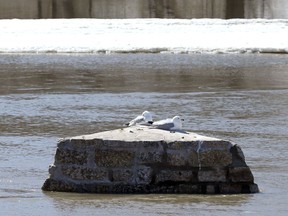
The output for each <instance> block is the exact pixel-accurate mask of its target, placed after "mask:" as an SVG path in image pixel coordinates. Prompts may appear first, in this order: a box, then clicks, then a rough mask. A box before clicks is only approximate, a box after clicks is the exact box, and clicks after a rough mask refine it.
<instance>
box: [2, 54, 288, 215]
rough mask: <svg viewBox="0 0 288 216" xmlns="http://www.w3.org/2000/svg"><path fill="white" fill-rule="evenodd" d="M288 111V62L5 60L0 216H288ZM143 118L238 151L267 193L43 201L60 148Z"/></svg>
mask: <svg viewBox="0 0 288 216" xmlns="http://www.w3.org/2000/svg"><path fill="white" fill-rule="evenodd" d="M287 104H288V61H287V55H276V54H274V55H270V54H265V55H260V54H251V55H250V54H229V55H222V54H218V55H216V54H214V55H206V54H193V55H181V54H178V55H175V54H112V55H96V54H61V55H60V54H1V55H0V119H1V121H0V131H1V133H0V215H55V216H58V215H70V216H71V215H116V214H117V215H133V216H134V215H152V216H153V215H229V216H230V215H271V214H273V215H286V214H287V212H288V206H287V203H288V184H287V182H288V167H287V164H288V159H287V152H288V145H287V138H288V137H287V129H288V127H287V122H288V117H287V116H288V109H287ZM143 110H149V111H151V112H152V113H153V114H154V118H155V119H162V118H168V117H172V116H174V115H176V114H178V115H180V116H181V117H183V118H184V119H185V121H184V126H183V127H184V129H185V130H188V131H193V132H196V133H199V134H201V135H206V136H214V137H217V138H222V139H227V140H231V141H233V142H235V143H237V144H239V145H240V146H241V148H242V150H243V152H244V154H245V157H246V162H247V163H248V165H249V166H250V168H251V170H252V172H253V174H254V178H255V182H256V183H257V184H258V185H259V188H260V190H261V193H259V194H253V195H247V194H246V195H214V196H208V195H159V194H158V195H153V194H149V195H101V194H73V193H57V192H45V193H44V192H42V191H41V186H42V184H43V183H44V181H45V179H46V178H47V177H48V167H49V164H51V163H53V161H54V154H55V150H56V144H57V140H58V139H59V138H62V137H70V136H76V135H81V134H91V133H96V132H100V131H104V130H110V129H116V128H120V127H122V125H123V123H126V122H127V121H128V120H130V119H131V118H134V117H135V116H136V115H139V114H141V113H142V112H143ZM285 152H286V153H285Z"/></svg>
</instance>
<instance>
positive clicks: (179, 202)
mask: <svg viewBox="0 0 288 216" xmlns="http://www.w3.org/2000/svg"><path fill="white" fill-rule="evenodd" d="M45 194H46V195H47V196H48V197H50V198H51V199H52V200H53V203H54V206H55V208H56V209H57V210H58V211H59V212H62V213H63V212H67V206H69V211H71V212H75V211H76V212H77V213H83V212H84V213H85V211H87V209H90V210H91V209H97V212H98V213H99V214H101V215H103V214H104V215H109V214H110V215H111V214H113V213H116V212H119V213H120V215H133V214H134V215H135V213H137V214H140V215H145V214H146V215H159V214H164V215H167V214H168V215H170V214H171V215H176V214H179V213H180V212H179V210H180V211H181V215H182V214H184V215H189V214H190V215H191V211H193V213H194V214H196V213H198V214H199V213H200V214H201V212H202V214H203V212H206V214H207V213H211V211H213V210H215V209H217V208H225V209H226V210H229V209H230V208H233V206H235V207H240V206H241V205H244V204H245V203H248V202H249V200H250V199H251V198H252V197H253V195H247V194H246V195H229V196H228V195H215V196H208V195H153V194H148V195H105V194H104V195H103V194H101V195H99V194H98V195H97V194H96V195H95V194H93V195H91V194H88V195H87V194H85V195H82V194H73V193H72V194H70V193H69V194H63V193H51V192H49V193H45ZM71 203H73V205H71ZM88 211H89V210H88ZM240 212H241V211H240ZM121 213H122V214H121ZM141 213H142V214H141Z"/></svg>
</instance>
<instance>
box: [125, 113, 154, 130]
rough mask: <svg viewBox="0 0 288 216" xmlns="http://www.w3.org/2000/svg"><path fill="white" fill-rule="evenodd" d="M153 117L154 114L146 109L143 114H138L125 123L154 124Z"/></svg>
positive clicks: (131, 124)
mask: <svg viewBox="0 0 288 216" xmlns="http://www.w3.org/2000/svg"><path fill="white" fill-rule="evenodd" d="M152 123H153V119H152V114H151V113H150V112H148V111H144V112H143V113H142V115H140V116H137V117H136V118H134V119H133V120H131V121H130V122H129V123H127V124H125V125H126V126H128V127H130V126H134V125H137V124H140V125H152Z"/></svg>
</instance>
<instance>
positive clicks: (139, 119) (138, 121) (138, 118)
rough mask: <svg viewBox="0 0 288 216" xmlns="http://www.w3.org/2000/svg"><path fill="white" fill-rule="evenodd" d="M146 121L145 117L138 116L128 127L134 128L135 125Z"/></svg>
mask: <svg viewBox="0 0 288 216" xmlns="http://www.w3.org/2000/svg"><path fill="white" fill-rule="evenodd" d="M143 121H144V117H143V116H137V117H136V118H135V119H133V120H131V121H130V122H129V124H128V126H129V127H130V126H133V125H136V124H139V123H141V122H143Z"/></svg>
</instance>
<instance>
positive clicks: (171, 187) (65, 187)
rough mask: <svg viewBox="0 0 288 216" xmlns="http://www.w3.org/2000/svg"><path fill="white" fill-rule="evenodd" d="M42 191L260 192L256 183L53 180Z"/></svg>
mask: <svg viewBox="0 0 288 216" xmlns="http://www.w3.org/2000/svg"><path fill="white" fill-rule="evenodd" d="M42 189H43V190H44V191H59V192H75V193H108V194H109V193H111V194H150V193H155V194H157V193H160V194H242V193H244V194H245V193H258V192H259V189H258V185H257V184H254V183H250V184H248V183H246V184H245V183H244V184H239V183H230V184H229V183H201V184H191V183H189V184H184V183H182V184H181V183H179V184H168V183H166V184H163V185H141V184H139V185H125V184H118V185H107V184H99V183H96V184H93V183H81V184H74V183H67V182H63V181H58V180H53V179H47V180H46V181H45V183H44V185H43V187H42Z"/></svg>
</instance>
